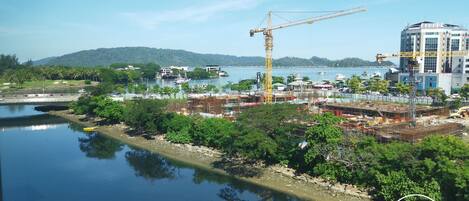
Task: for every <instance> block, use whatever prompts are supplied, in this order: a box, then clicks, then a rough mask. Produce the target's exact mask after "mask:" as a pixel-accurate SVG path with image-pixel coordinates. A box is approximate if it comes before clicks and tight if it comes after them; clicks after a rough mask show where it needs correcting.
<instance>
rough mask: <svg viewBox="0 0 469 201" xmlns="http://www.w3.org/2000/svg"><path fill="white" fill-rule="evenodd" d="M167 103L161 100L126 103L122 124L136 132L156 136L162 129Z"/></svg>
mask: <svg viewBox="0 0 469 201" xmlns="http://www.w3.org/2000/svg"><path fill="white" fill-rule="evenodd" d="M166 105H167V103H166V102H165V101H162V100H149V99H142V100H135V101H131V102H128V103H127V105H126V107H125V111H124V122H125V123H126V124H127V125H129V126H130V127H132V128H134V129H136V130H137V131H138V132H144V131H145V132H148V133H149V134H156V133H157V132H158V131H159V130H160V129H162V122H163V120H164V116H165V115H164V114H165V108H166Z"/></svg>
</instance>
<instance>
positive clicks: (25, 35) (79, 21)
mask: <svg viewBox="0 0 469 201" xmlns="http://www.w3.org/2000/svg"><path fill="white" fill-rule="evenodd" d="M358 6H365V7H367V8H368V12H365V13H358V14H354V15H350V16H345V17H340V18H335V19H331V20H327V21H322V22H319V23H317V24H312V25H302V26H297V27H291V28H287V29H282V30H277V31H275V32H274V54H273V55H274V58H279V57H283V56H295V57H304V58H309V57H311V56H321V57H327V58H331V59H339V58H344V57H360V58H364V59H372V58H373V57H374V55H375V54H376V53H378V52H395V51H397V50H398V49H399V40H400V39H399V36H400V31H401V30H402V29H403V28H404V27H405V26H406V25H407V24H410V23H416V22H419V21H423V20H427V21H436V22H444V23H452V24H458V25H462V26H465V27H469V14H468V13H467V8H468V7H469V1H468V0H452V1H441V0H438V1H436V0H297V1H294V0H200V1H189V0H79V1H77V0H0V54H16V55H17V56H18V57H19V58H20V60H22V61H25V60H27V59H33V60H36V59H41V58H44V57H49V56H59V55H63V54H67V53H72V52H75V51H79V50H85V49H96V48H101V47H122V46H146V47H156V48H170V49H184V50H189V51H194V52H199V53H219V54H230V55H237V56H263V55H264V46H263V37H262V35H261V34H260V35H257V36H256V37H254V38H251V37H249V29H251V28H255V27H258V25H259V23H260V21H261V20H262V19H263V18H264V16H265V14H266V12H267V11H268V10H342V9H347V8H352V7H358ZM315 15H318V14H317V13H316V14H294V15H287V14H283V15H282V16H281V17H283V18H287V19H290V20H294V19H297V18H303V17H308V16H315ZM282 22H284V21H283V19H281V18H279V17H276V18H274V24H275V23H282Z"/></svg>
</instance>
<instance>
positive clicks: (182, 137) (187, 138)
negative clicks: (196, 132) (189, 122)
mask: <svg viewBox="0 0 469 201" xmlns="http://www.w3.org/2000/svg"><path fill="white" fill-rule="evenodd" d="M165 138H166V139H167V140H168V141H170V142H173V143H178V144H188V143H191V142H192V136H191V135H190V134H189V128H187V127H186V128H184V129H182V130H180V131H169V132H168V133H166V135H165Z"/></svg>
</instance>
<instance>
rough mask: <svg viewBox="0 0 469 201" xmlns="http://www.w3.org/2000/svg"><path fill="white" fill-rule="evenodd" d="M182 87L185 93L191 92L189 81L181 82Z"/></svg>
mask: <svg viewBox="0 0 469 201" xmlns="http://www.w3.org/2000/svg"><path fill="white" fill-rule="evenodd" d="M181 89H182V91H184V93H191V92H192V91H191V87H190V86H189V83H187V82H185V83H182V84H181Z"/></svg>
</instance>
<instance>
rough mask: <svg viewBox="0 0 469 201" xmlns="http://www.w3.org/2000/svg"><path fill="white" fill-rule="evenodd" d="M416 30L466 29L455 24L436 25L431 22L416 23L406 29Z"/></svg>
mask: <svg viewBox="0 0 469 201" xmlns="http://www.w3.org/2000/svg"><path fill="white" fill-rule="evenodd" d="M416 28H447V29H456V30H457V29H464V30H465V28H464V27H462V26H459V25H454V24H444V23H436V22H430V21H422V22H419V23H415V24H412V25H409V26H407V27H406V29H416Z"/></svg>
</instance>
